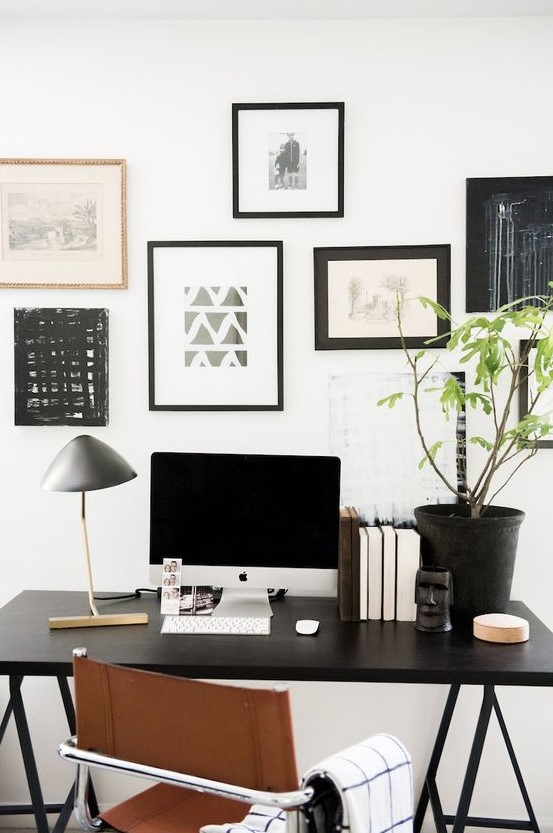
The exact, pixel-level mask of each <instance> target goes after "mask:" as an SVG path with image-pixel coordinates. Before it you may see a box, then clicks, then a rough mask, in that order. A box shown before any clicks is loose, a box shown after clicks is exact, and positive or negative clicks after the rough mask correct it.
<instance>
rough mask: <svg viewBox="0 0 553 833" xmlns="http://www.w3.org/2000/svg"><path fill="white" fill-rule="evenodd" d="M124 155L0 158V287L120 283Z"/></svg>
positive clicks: (86, 286)
mask: <svg viewBox="0 0 553 833" xmlns="http://www.w3.org/2000/svg"><path fill="white" fill-rule="evenodd" d="M125 188H126V163H125V160H124V159H0V233H1V248H0V288H2V287H3V288H7V289H12V288H27V287H28V288H34V287H41V288H50V289H126V287H127V251H126V245H127V244H126V225H125Z"/></svg>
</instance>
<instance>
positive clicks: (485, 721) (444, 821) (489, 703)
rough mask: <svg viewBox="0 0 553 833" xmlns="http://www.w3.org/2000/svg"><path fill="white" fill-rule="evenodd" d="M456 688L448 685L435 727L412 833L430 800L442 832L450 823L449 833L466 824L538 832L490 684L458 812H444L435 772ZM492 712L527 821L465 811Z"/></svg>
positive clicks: (462, 828)
mask: <svg viewBox="0 0 553 833" xmlns="http://www.w3.org/2000/svg"><path fill="white" fill-rule="evenodd" d="M459 689H460V686H459V685H454V686H451V688H450V691H449V695H448V698H447V702H446V705H445V708H444V713H443V715H442V720H441V723H440V728H439V730H438V734H437V736H436V741H435V743H434V749H433V751H432V756H431V758H430V764H429V767H428V770H427V773H426V778H425V782H424V786H423V789H422V792H421V797H420V799H419V803H418V806H417V812H416V814H415V823H414V830H415V833H420V830H421V827H422V823H423V821H424V817H425V814H426V810H427V807H428V802H429V801H430V805H431V807H432V812H433V814H434V822H435V825H436V830H437V831H438V833H445V831H446V829H447V828H446V825H449V824H451V825H453V829H452V833H463V831H464V829H465V827H490V828H499V829H504V830H531V831H534V833H540V831H539V827H538V822H537V819H536V816H535V814H534V811H533V809H532V805H531V804H530V798H529V796H528V792H527V790H526V786H525V784H524V780H523V778H522V772H521V770H520V767H519V764H518V761H517V759H516V756H515V752H514V749H513V745H512V743H511V739H510V738H509V733H508V731H507V726H506V723H505V721H504V719H503V715H502V713H501V709H500V708H499V702H498V700H497V697H496V694H495V688H494V686H493V685H485V686H484V695H483V699H482V705H481V707H480V714H479V717H478V722H477V724H476V729H475V732H474V738H473V741H472V747H471V750H470V755H469V760H468V763H467V769H466V772H465V778H464V781H463V786H462V788H461V795H460V797H459V804H458V807H457V813H456V814H455V815H454V816H453V815H446V814H444V812H443V810H442V806H441V802H440V797H439V794H438V788H437V785H436V775H437V772H438V766H439V763H440V759H441V755H442V752H443V748H444V744H445V741H446V737H447V733H448V730H449V726H450V723H451V718H452V716H453V711H454V708H455V703H456V700H457V695H458V694H459ZM492 712H495V714H496V716H497V719H498V722H499V726H500V729H501V733H502V735H503V740H504V741H505V745H506V747H507V752H508V754H509V758H510V761H511V765H512V767H513V770H514V773H515V776H516V779H517V782H518V785H519V788H520V791H521V794H522V798H523V800H524V804H525V806H526V810H527V812H528V819H529V820H528V821H520V820H518V819H497V818H481V817H476V816H469V814H468V813H469V808H470V802H471V799H472V794H473V791H474V785H475V783H476V776H477V774H478V767H479V766H480V759H481V757H482V750H483V748H484V741H485V739H486V733H487V731H488V726H489V723H490V718H491V715H492Z"/></svg>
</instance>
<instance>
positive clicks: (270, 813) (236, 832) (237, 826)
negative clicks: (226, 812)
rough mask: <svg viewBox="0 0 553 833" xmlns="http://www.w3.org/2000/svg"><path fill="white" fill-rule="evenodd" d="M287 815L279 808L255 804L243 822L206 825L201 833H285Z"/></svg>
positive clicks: (201, 829) (201, 828)
mask: <svg viewBox="0 0 553 833" xmlns="http://www.w3.org/2000/svg"><path fill="white" fill-rule="evenodd" d="M285 826H286V813H285V812H284V810H280V809H279V808H278V807H268V806H266V805H264V804H254V805H253V806H252V807H250V809H249V810H248V814H247V815H246V816H245V817H244V818H243V819H242V821H237V822H234V824H232V823H229V824H204V826H203V827H200V833H284V828H285Z"/></svg>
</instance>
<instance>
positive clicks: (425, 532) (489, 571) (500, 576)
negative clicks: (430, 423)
mask: <svg viewBox="0 0 553 833" xmlns="http://www.w3.org/2000/svg"><path fill="white" fill-rule="evenodd" d="M415 518H416V520H417V525H418V529H419V532H420V535H421V552H422V563H423V565H424V566H425V567H431V566H439V567H445V568H446V569H447V570H450V571H451V575H452V578H453V604H452V608H451V614H452V619H453V621H454V622H459V623H468V622H470V621H471V620H472V619H473V617H474V616H479V615H480V614H481V613H505V612H506V610H507V605H508V603H509V599H510V597H511V585H512V581H513V572H514V568H515V559H516V552H517V543H518V532H519V528H520V525H521V523H522V521H523V520H524V512H522V511H521V510H520V509H509V508H507V507H505V506H489V507H488V508H487V510H486V513H485V515H484V516H483V517H481V518H471V517H470V508H469V507H468V506H467V505H466V504H455V503H453V504H445V503H444V504H437V505H432V504H429V505H428V506H418V507H417V508H416V509H415Z"/></svg>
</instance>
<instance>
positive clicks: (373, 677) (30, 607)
mask: <svg viewBox="0 0 553 833" xmlns="http://www.w3.org/2000/svg"><path fill="white" fill-rule="evenodd" d="M99 607H101V612H104V613H109V612H112V611H122V610H124V611H125V612H134V611H146V612H147V613H148V614H149V618H150V621H149V624H148V625H133V626H127V627H124V626H123V627H104V628H86V629H68V630H53V631H51V630H49V628H48V617H49V616H52V615H56V616H63V615H74V614H81V613H87V612H88V611H87V597H86V593H80V592H66V591H59V592H58V591H40V590H36V591H35V590H28V591H25V592H23V593H20V594H19V595H18V596H16V598H14V599H13V600H12V601H11V602H9V603H8V604H7V605H5V606H4V607H3V608H1V609H0V673H1V674H3V675H5V676H8V677H9V679H10V699H9V702H8V704H7V707H6V709H5V713H4V717H3V720H2V722H1V723H0V742H1V740H2V737H3V736H4V734H5V730H6V726H7V724H8V722H9V721H10V719H11V718H12V717H13V718H14V719H15V722H16V725H17V732H18V737H19V742H20V746H21V751H22V755H23V761H24V765H25V771H26V776H27V782H28V785H29V791H30V797H31V804H29V805H4V806H3V807H1V808H0V813H1V814H4V815H14V814H25V813H33V814H34V816H35V821H36V826H37V831H38V833H49V831H50V825H49V822H48V818H47V817H48V815H50V814H54V813H55V814H56V815H57V819H56V821H55V824H54V826H53V830H54V832H55V833H61V831H62V830H63V829H64V828H65V826H66V824H67V822H68V820H69V817H70V814H71V809H72V794H71V793H70V794H69V795H68V796H67V799H66V800H65V802H64V803H59V804H47V803H45V802H44V799H43V795H42V789H41V785H40V779H39V774H38V771H37V766H36V762H35V757H34V752H33V746H32V741H31V736H30V732H29V727H28V723H27V717H26V713H25V705H24V700H23V696H22V683H23V680H24V678H25V677H26V676H33V677H36V676H47V677H56V678H57V680H58V685H59V689H60V693H61V696H62V699H63V703H64V707H65V712H66V715H67V719H68V723H69V727H70V731H71V732H74V713H73V704H72V699H71V694H70V690H69V686H68V682H67V678H68V677H70V676H71V674H72V666H71V652H72V649H73V648H75V647H77V646H78V645H84V646H86V647H87V648H88V650H89V654H90V656H91V657H93V658H96V659H101V660H106V661H109V662H114V663H120V664H123V665H130V666H135V667H137V668H144V669H148V670H152V671H162V672H165V673H169V674H177V675H180V676H185V677H198V678H204V679H208V678H210V679H221V680H224V679H249V680H290V681H292V680H306V681H321V682H323V681H338V682H340V681H341V682H359V683H362V682H364V683H421V684H445V685H448V686H449V695H448V698H447V701H446V705H445V709H444V712H443V715H442V718H441V722H440V724H439V726H438V727H437V734H436V740H435V743H434V748H433V751H432V754H431V758H430V762H429V765H428V769H427V772H426V777H425V781H424V785H423V789H422V793H421V795H420V798H419V801H418V806H417V809H416V815H415V833H419V831H420V829H421V826H422V823H423V820H424V817H425V815H426V811H427V809H428V805H429V804H430V807H431V809H432V813H433V816H434V821H435V825H436V829H437V831H438V833H445V831H446V825H453V833H461V831H462V830H464V828H465V826H478V827H490V828H501V829H515V830H533V831H534V832H535V833H538V831H539V827H538V822H537V819H536V817H535V814H534V811H533V809H532V806H531V803H530V799H529V797H528V794H527V791H526V787H525V784H524V780H523V777H522V773H521V771H520V767H519V765H518V762H517V759H516V756H515V752H514V749H513V747H512V744H511V741H510V738H509V734H508V731H507V727H506V725H505V721H504V719H503V715H502V713H501V709H500V706H499V703H498V700H497V697H496V691H495V688H496V686H553V633H552V632H551V631H550V630H549V629H548V628H547V627H546V626H545V625H544V624H543V623H542V622H541V621H540V620H539V619H538V618H537V617H536V616H534V614H533V613H532V612H531V611H530V610H529V609H528V608H527V607H526V606H525V605H524V604H523V603H521V602H511V605H510V610H509V612H510V613H513V614H515V615H517V616H522V617H524V618H525V619H527V620H528V621H529V624H530V639H529V641H528V642H525V643H520V644H514V645H497V644H493V643H488V642H481V641H479V640H477V639H474V638H473V637H472V634H471V632H470V630H469V629H467V630H466V631H463V630H459V629H454V630H453V631H451V632H450V633H446V634H426V633H420V632H418V631H416V630H415V628H414V627H413V624H412V623H407V622H397V623H396V622H361V623H354V622H342V621H340V618H339V616H338V612H337V606H336V601H335V599H318V598H294V597H286V598H285V599H284V600H282V601H277V602H274V603H273V611H274V616H273V621H272V632H271V635H270V636H247V637H246V636H229V635H226V636H215V635H209V636H202V635H189V634H187V635H177V634H174V635H168V634H167V635H166V634H164V635H161V634H160V628H161V621H162V620H161V616H160V614H159V601H158V599H157V598H155V597H152V596H143V597H142V598H139V599H136V600H135V599H133V600H129V601H124V602H121V601H111V602H99ZM300 618H312V619H319V620H320V622H321V626H320V630H319V633H318V634H317V636H315V637H299V636H297V634H296V632H295V622H296V620H297V619H300ZM463 685H477V686H481V687H482V691H483V698H482V705H481V708H480V713H479V715H478V717H477V718H476V720H475V723H476V728H475V733H474V739H473V742H472V748H471V751H470V754H469V759H468V762H467V766H466V772H465V775H464V781H463V785H462V788H461V794H460V797H459V803H458V806H457V810H456V812H455V814H454V815H450V814H447V813H444V811H443V809H442V806H441V801H440V796H439V794H438V789H437V786H436V775H437V771H438V767H439V765H440V760H441V757H442V752H443V748H444V744H445V741H446V737H447V733H448V729H449V726H450V722H451V719H452V716H453V711H454V708H455V703H456V700H457V696H458V694H459V690H460V687H461V686H463ZM492 715H495V717H496V718H497V720H498V722H499V727H500V729H501V733H502V736H503V739H504V741H505V746H506V751H507V754H508V755H509V758H510V761H511V764H512V767H513V770H514V773H515V776H516V779H517V783H518V786H519V788H520V791H521V795H522V798H523V801H524V805H525V807H526V810H527V813H528V819H527V820H517V819H496V818H493V819H490V818H479V817H472V816H470V815H469V809H470V802H471V797H472V793H473V788H474V784H475V780H476V776H477V773H478V766H479V763H480V756H481V753H482V748H483V744H484V740H485V737H486V731H487V728H488V724H489V721H490V718H491V716H492ZM62 734H63V732H62ZM60 740H61V738H60ZM537 741H538V739H536V742H537ZM52 754H55V750H52Z"/></svg>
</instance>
